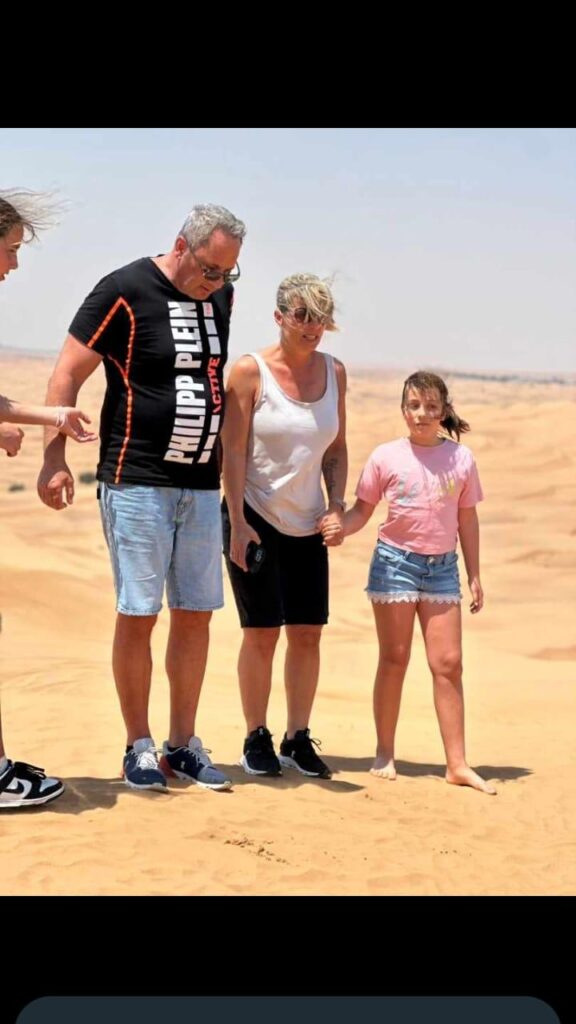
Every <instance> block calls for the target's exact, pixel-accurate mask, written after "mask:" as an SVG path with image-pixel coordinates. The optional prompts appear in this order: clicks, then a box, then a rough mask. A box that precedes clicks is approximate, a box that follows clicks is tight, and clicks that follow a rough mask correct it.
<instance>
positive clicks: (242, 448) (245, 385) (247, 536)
mask: <svg viewBox="0 0 576 1024" xmlns="http://www.w3.org/2000/svg"><path fill="white" fill-rule="evenodd" d="M259 385H260V373H259V370H258V366H257V365H256V363H255V361H254V359H252V357H251V356H243V357H242V358H241V359H239V360H238V362H237V363H235V365H234V366H233V367H232V369H231V371H230V376H229V378H228V384H227V387H226V412H225V415H224V425H223V427H222V478H223V483H224V493H225V495H226V504H227V505H228V512H229V515H230V526H231V538H230V558H231V560H232V561H233V562H235V563H236V565H239V566H240V568H241V569H244V571H246V570H247V566H246V548H247V546H248V544H249V543H250V541H251V540H254V541H256V542H257V543H259V542H260V537H259V536H258V534H257V533H256V531H255V530H253V529H252V527H251V526H249V524H248V523H247V522H246V519H245V518H244V488H245V484H246V455H247V447H248V435H249V433H250V424H251V422H252V413H253V410H254V402H255V399H256V394H257V391H258V387H259Z"/></svg>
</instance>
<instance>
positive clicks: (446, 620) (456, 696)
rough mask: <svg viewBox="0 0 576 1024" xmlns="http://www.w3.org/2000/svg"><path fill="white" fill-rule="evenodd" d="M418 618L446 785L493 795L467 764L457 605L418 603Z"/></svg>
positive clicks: (494, 791) (460, 630)
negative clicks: (464, 787) (440, 742)
mask: <svg viewBox="0 0 576 1024" xmlns="http://www.w3.org/2000/svg"><path fill="white" fill-rule="evenodd" d="M418 616H419V618H420V625H421V626H422V634H423V636H424V643H425V644H426V655H427V658H428V664H429V666H430V671H431V672H432V678H433V680H434V706H435V708H436V714H437V716H438V723H439V725H440V733H441V735H442V742H443V744H444V750H445V752H446V782H452V783H454V784H455V785H458V786H472V787H473V788H474V789H479V790H481V791H482V792H483V793H490V794H492V795H493V794H495V793H496V790H495V789H494V787H493V786H491V785H489V783H487V782H485V781H484V779H481V778H480V776H479V775H478V774H477V773H476V772H475V771H474V770H473V769H472V768H470V766H469V765H468V764H467V762H466V753H465V749H464V693H463V690H462V619H461V611H460V605H459V604H434V603H432V602H429V601H420V603H419V605H418Z"/></svg>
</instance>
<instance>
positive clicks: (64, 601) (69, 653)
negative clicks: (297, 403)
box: [0, 354, 576, 895]
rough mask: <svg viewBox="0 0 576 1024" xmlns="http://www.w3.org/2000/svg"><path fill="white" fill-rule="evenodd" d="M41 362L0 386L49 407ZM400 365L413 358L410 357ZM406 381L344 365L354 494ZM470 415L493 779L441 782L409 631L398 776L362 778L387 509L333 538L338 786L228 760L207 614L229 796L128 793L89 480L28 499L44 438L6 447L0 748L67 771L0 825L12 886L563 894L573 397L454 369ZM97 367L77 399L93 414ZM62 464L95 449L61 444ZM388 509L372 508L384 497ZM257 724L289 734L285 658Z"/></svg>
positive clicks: (217, 646) (163, 699)
mask: <svg viewBox="0 0 576 1024" xmlns="http://www.w3.org/2000/svg"><path fill="white" fill-rule="evenodd" d="M51 365H52V360H51V359H47V358H41V357H29V358H28V357H26V358H24V357H17V356H16V355H10V354H4V355H3V356H2V357H1V358H0V391H1V392H2V393H3V394H7V395H9V396H10V397H13V398H20V399H21V400H27V401H30V402H42V400H43V396H44V392H45V386H46V381H47V379H48V376H49V372H50V367H51ZM412 369H416V367H413V368H412ZM401 380H402V377H401V375H400V374H398V373H389V374H387V373H383V372H381V371H380V372H378V371H374V372H373V373H370V372H367V371H364V372H357V373H354V372H351V373H350V385H349V399H348V415H349V435H348V440H349V452H350V474H349V484H348V489H347V497H348V499H349V500H350V499H351V498H352V497H353V493H354V487H355V484H356V481H357V478H358V474H359V471H360V468H361V466H362V464H363V462H364V460H365V459H366V457H367V455H368V454H369V453H370V452H371V451H372V449H373V448H374V447H375V445H376V444H379V443H381V442H382V441H385V440H389V439H392V438H393V437H395V436H399V435H400V434H402V433H403V423H402V419H401V416H400V412H399V408H398V401H399V394H400V387H401ZM448 380H449V383H450V386H451V392H452V395H453V398H454V401H455V405H456V408H457V410H458V411H459V412H460V414H461V415H462V416H464V417H465V418H466V419H468V420H469V421H470V422H471V424H472V432H471V433H470V434H469V435H467V437H466V438H465V442H466V443H467V444H468V445H469V446H470V447H471V448H472V450H473V451H474V453H475V455H476V458H477V462H478V465H479V469H480V475H481V479H482V483H483V486H484V490H485V496H486V500H485V501H484V502H483V503H482V505H481V506H480V508H479V513H480V519H481V544H482V568H483V571H482V578H483V584H484V589H485V601H486V603H485V608H484V610H483V611H482V613H481V614H480V615H477V616H472V615H470V614H469V613H468V611H467V602H465V604H464V608H465V612H464V654H465V677H464V686H465V693H466V713H467V748H468V758H469V761H470V763H471V764H472V765H474V767H476V768H477V770H478V771H480V772H481V773H482V774H483V775H484V776H485V777H486V778H489V779H491V780H492V781H493V782H494V784H495V786H496V787H497V790H498V795H497V796H496V797H488V796H485V795H482V794H480V793H477V792H474V791H472V790H471V789H464V788H458V787H455V786H449V785H447V784H446V783H445V782H444V780H443V772H444V765H443V751H442V746H441V742H440V736H439V731H438V726H437V722H436V718H435V715H434V709H433V704H432V688H431V680H430V676H429V672H428V669H427V666H426V663H425V659H424V653H423V645H422V641H421V639H420V638H419V636H418V635H417V634H416V638H415V642H414V648H413V655H412V662H411V665H410V668H409V671H408V675H407V678H406V683H405V689H404V699H403V705H402V711H401V718H400V725H399V730H398V737H397V739H398V743H397V758H398V768H399V777H398V779H397V781H396V782H393V783H392V782H386V781H381V780H378V779H375V778H373V777H371V776H370V775H369V773H368V769H369V767H370V764H371V758H372V755H373V751H374V742H375V741H374V732H373V725H372V710H371V691H372V681H373V673H374V668H375V663H376V651H377V648H376V641H375V635H374V629H373V622H372V612H371V608H370V604H369V602H368V601H367V600H366V597H365V595H364V593H363V588H364V586H365V582H366V574H367V567H368V562H369V558H370V553H371V550H372V548H373V545H374V541H375V536H376V526H377V515H378V513H376V514H375V516H374V517H373V520H372V521H371V522H370V523H369V524H368V526H367V527H366V529H365V530H364V531H363V532H361V533H360V534H357V535H356V536H354V537H352V538H350V539H349V540H348V541H347V542H346V544H345V545H344V546H343V547H341V548H338V549H332V551H331V554H330V566H331V617H330V625H329V626H328V627H327V628H326V630H325V635H324V640H323V648H322V669H321V679H320V686H319V692H318V697H317V702H316V706H315V711H314V717H313V720H312V734H313V735H314V736H318V737H320V738H321V741H322V756H323V757H325V758H326V760H327V761H328V762H329V763H330V765H331V766H332V768H333V769H334V777H333V779H332V780H331V781H329V782H317V781H309V780H305V779H304V778H303V777H302V776H299V775H296V774H295V773H290V774H287V773H286V772H285V774H284V777H283V778H281V779H277V780H275V779H264V780H258V779H253V778H251V777H249V776H246V775H245V774H244V773H243V771H242V770H241V769H240V768H239V767H238V766H237V760H238V758H239V756H240V753H241V748H242V740H243V737H244V726H243V719H242V715H241V709H240V700H239V695H238V689H237V683H236V671H235V663H236V656H237V650H238V646H239V641H240V630H239V627H238V624H237V619H236V611H235V608H234V605H233V601H232V597H231V593H230V589H229V586H228V584H227V581H226V607H225V609H224V610H223V611H220V612H216V613H215V614H214V617H213V620H212V634H211V636H212V641H211V652H210V659H209V664H208V671H207V676H206V681H205V685H204V691H203V695H202V699H201V703H200V717H199V724H198V732H199V734H200V736H201V737H202V739H203V740H204V742H205V744H206V745H207V746H208V747H210V748H212V751H213V754H212V756H213V759H214V761H215V763H217V764H220V765H223V766H225V767H226V768H227V769H229V770H230V773H231V776H232V777H233V780H234V789H233V791H232V792H230V793H213V792H208V791H205V790H203V789H201V788H199V787H196V786H186V785H184V784H182V783H177V784H171V785H170V789H169V792H168V793H167V794H163V793H134V792H133V791H130V790H129V789H128V788H127V787H126V786H125V785H124V784H123V783H122V781H121V780H120V778H119V771H120V766H121V760H122V753H123V749H124V733H123V726H122V721H121V717H120V712H119V708H118V703H117V699H116V694H115V689H114V682H113V679H112V674H111V669H110V648H111V637H112V632H113V627H114V619H115V611H114V597H113V588H112V582H111V574H110V569H109V564H108V553H107V550H106V546H105V543H104V539H103V537H102V533H101V529H100V521H99V514H98V504H97V501H96V496H95V485H94V484H93V483H80V482H78V483H77V490H76V499H75V502H74V505H73V507H72V508H68V509H66V510H64V511H63V512H59V513H55V512H53V511H50V510H48V509H47V508H46V507H45V506H43V505H42V504H41V502H40V501H39V499H38V498H37V496H36V476H37V472H38V469H39V466H40V462H41V431H40V429H39V428H37V427H28V428H26V439H25V445H24V448H23V450H22V452H21V454H20V455H19V456H18V457H17V458H15V459H7V458H6V457H5V454H4V453H3V452H0V609H1V612H2V627H3V628H2V635H1V637H0V664H1V668H0V679H1V686H2V714H3V724H4V733H5V740H6V747H7V753H8V756H10V757H12V758H14V759H20V760H28V761H31V762H32V763H35V764H39V765H42V766H43V767H45V768H46V770H48V771H49V772H51V773H53V774H56V775H58V776H60V777H61V778H62V779H63V780H64V781H65V784H66V787H67V789H66V793H65V794H64V796H63V797H62V798H60V799H59V800H56V801H55V802H54V803H53V804H50V805H48V806H47V807H45V808H39V809H28V810H26V811H25V812H24V811H3V812H2V813H1V814H0V859H1V864H2V870H1V872H0V893H1V894H2V895H17V894H18V895H20V894H24V895H37V894H44V895H61V894H68V895H75V894H79V895H80V894H83V895H103V894H109V895H138V894H142V895H294V894H296V895H313V894H321V895H329V894H337V895H353V894H358V895H423V894H427V895H461V894H462V895H464V894H469V895H490V894H494V895H514V894H522V895H543V894H558V895H560V894H562V895H567V894H570V895H574V894H575V893H576V842H575V839H576V835H575V829H576V824H575V823H576V744H575V743H574V722H575V715H574V710H575V701H574V688H575V667H576V627H575V616H574V604H575V597H576V593H575V587H574V575H575V569H576V520H575V515H574V509H575V508H576V449H575V438H576V430H575V427H576V417H575V412H574V410H575V406H574V398H575V389H574V387H573V386H572V387H571V386H561V385H560V384H554V383H542V382H522V381H514V380H509V381H498V380H479V379H466V378H462V377H455V378H450V377H449V378H448ZM102 391H103V374H101V373H98V374H96V375H95V377H94V378H93V379H91V380H90V381H89V382H88V383H87V384H86V385H85V387H84V389H83V391H82V393H81V400H80V402H79V404H80V405H81V406H82V407H83V408H85V409H86V410H87V411H88V412H89V413H90V414H92V415H93V416H94V417H95V419H96V421H97V416H98V410H99V404H100V399H101V395H102ZM68 449H69V459H70V465H71V467H72V468H73V469H74V471H75V473H76V476H77V477H78V475H79V474H81V473H89V472H90V471H94V469H95V466H96V461H97V446H95V445H94V446H84V447H80V446H78V445H73V444H72V443H69V445H68ZM381 511H382V514H384V506H382V509H381ZM167 623H168V616H167V611H166V609H165V610H164V611H163V613H162V614H161V616H160V619H159V622H158V624H157V626H156V630H155V634H154V653H155V669H154V681H153V690H152V722H153V731H154V735H155V739H156V741H157V743H158V744H161V742H162V740H163V739H165V735H166V728H167V690H168V686H167V680H166V676H165V672H164V668H163V650H164V645H165V640H166V636H167ZM269 726H270V728H271V730H272V732H273V733H274V734H275V738H276V740H277V741H278V742H279V740H280V738H281V736H282V734H283V732H284V728H285V721H284V698H283V684H282V660H281V652H279V653H278V656H277V661H276V666H275V679H274V688H273V696H272V701H271V710H270V719H269Z"/></svg>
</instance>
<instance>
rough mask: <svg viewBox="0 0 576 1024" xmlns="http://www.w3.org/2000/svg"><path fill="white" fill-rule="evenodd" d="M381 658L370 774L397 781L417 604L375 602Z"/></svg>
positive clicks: (376, 679)
mask: <svg viewBox="0 0 576 1024" xmlns="http://www.w3.org/2000/svg"><path fill="white" fill-rule="evenodd" d="M372 607H373V609H374V620H375V622H376V633H377V635H378V646H379V657H378V668H377V669H376V678H375V680H374V722H375V725H376V738H377V746H376V759H375V761H374V764H373V765H372V768H371V769H370V772H371V774H372V775H377V776H378V777H379V778H381V779H395V778H396V768H395V766H394V736H395V733H396V725H397V722H398V714H399V712H400V698H401V696H402V683H403V682H404V676H405V675H406V669H407V668H408V662H409V661H410V648H411V646H412V633H413V631H414V619H415V616H416V603H413V602H409V603H406V602H404V601H402V602H398V603H391V604H381V603H380V602H379V601H373V602H372Z"/></svg>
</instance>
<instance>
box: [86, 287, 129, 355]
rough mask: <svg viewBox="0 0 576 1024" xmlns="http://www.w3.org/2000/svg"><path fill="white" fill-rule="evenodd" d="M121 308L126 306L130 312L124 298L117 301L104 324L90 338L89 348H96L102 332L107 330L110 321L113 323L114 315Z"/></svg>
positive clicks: (105, 318)
mask: <svg viewBox="0 0 576 1024" xmlns="http://www.w3.org/2000/svg"><path fill="white" fill-rule="evenodd" d="M120 306H126V309H127V310H130V306H129V305H128V303H127V302H126V300H125V299H123V298H122V296H120V298H119V299H116V302H115V303H114V305H113V306H112V309H111V310H110V312H109V313H107V314H106V316H105V317H104V319H103V321H102V323H101V324H100V327H99V328H98V329H97V330H96V331H95V332H94V334H93V335H92V337H91V338H90V341H89V342H88V344H87V346H86V347H87V348H93V347H94V345H95V344H96V342H97V341H98V338H99V337H100V335H101V334H102V332H103V331H105V330H106V328H107V327H108V324H109V323H110V321H111V319H112V317H113V316H114V313H115V312H116V310H117V309H120Z"/></svg>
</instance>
